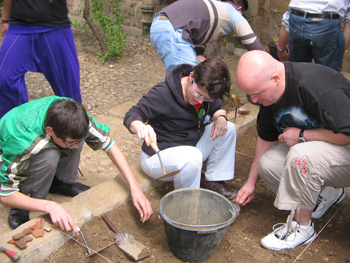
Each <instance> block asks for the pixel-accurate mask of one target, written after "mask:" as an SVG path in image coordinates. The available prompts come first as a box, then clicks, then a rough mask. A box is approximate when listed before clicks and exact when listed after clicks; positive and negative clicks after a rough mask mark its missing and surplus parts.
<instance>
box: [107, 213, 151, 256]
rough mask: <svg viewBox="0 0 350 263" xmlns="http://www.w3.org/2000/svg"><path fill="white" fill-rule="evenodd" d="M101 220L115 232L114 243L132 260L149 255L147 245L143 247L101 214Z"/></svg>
mask: <svg viewBox="0 0 350 263" xmlns="http://www.w3.org/2000/svg"><path fill="white" fill-rule="evenodd" d="M102 219H103V221H105V223H106V224H107V226H108V227H109V228H110V229H111V230H112V231H113V232H114V233H115V239H116V241H117V242H116V243H117V246H118V248H119V249H121V250H122V251H123V252H124V253H125V254H126V255H127V256H129V257H130V258H131V259H133V260H134V261H139V260H141V259H144V258H146V257H149V256H150V255H151V252H150V250H149V249H148V247H145V246H144V245H142V244H141V243H140V242H138V241H137V240H135V239H134V237H133V236H132V235H130V234H128V233H120V232H119V231H118V230H117V229H116V228H115V226H114V225H113V224H112V222H111V221H109V219H108V218H107V217H106V216H105V215H102Z"/></svg>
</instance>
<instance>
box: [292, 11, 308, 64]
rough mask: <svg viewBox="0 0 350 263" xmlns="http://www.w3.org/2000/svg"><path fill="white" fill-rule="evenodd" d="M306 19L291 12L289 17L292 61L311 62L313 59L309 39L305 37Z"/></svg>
mask: <svg viewBox="0 0 350 263" xmlns="http://www.w3.org/2000/svg"><path fill="white" fill-rule="evenodd" d="M304 25H305V19H304V18H303V17H300V16H296V15H293V14H291V15H290V17H289V41H288V45H289V51H290V61H293V62H311V61H312V59H313V56H312V50H311V45H310V41H309V39H307V38H306V37H305V34H304V27H305V26H304Z"/></svg>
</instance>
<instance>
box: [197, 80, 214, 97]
mask: <svg viewBox="0 0 350 263" xmlns="http://www.w3.org/2000/svg"><path fill="white" fill-rule="evenodd" d="M194 84H196V82H195V80H194V79H193V85H192V90H193V95H194V96H196V97H197V98H200V99H202V100H204V101H210V102H212V101H214V100H213V99H208V98H206V97H203V96H202V95H200V94H198V93H197V92H195V91H194Z"/></svg>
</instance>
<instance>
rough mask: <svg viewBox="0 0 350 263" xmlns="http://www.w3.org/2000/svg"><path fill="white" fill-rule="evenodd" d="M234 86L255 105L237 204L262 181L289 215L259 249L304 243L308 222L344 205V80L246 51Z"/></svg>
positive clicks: (347, 90) (348, 121)
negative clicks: (248, 162)
mask: <svg viewBox="0 0 350 263" xmlns="http://www.w3.org/2000/svg"><path fill="white" fill-rule="evenodd" d="M237 84H238V86H239V87H240V88H241V89H242V90H243V91H244V92H245V93H247V94H249V95H250V96H251V98H252V100H253V102H258V103H259V104H261V105H260V110H259V115H258V121H257V130H258V139H257V144H256V149H255V158H254V161H253V164H252V167H251V169H250V173H249V178H248V180H247V182H246V183H245V185H244V186H243V187H242V188H241V189H240V190H239V191H238V194H237V198H236V202H237V203H239V204H241V205H245V204H247V203H249V202H250V201H251V200H252V199H253V198H254V192H255V186H256V183H257V181H258V179H259V178H261V179H262V180H263V181H264V182H265V183H266V184H267V185H268V186H269V187H270V188H271V190H272V191H273V192H274V193H275V194H276V199H275V203H274V205H275V206H276V207H277V208H278V209H281V210H290V211H291V214H290V216H289V217H288V219H287V223H286V224H281V226H280V227H278V228H275V227H274V231H273V232H271V233H270V234H269V235H267V236H266V237H264V238H263V239H262V240H261V245H262V246H263V247H265V248H267V249H271V250H281V249H290V248H294V247H296V246H298V245H300V244H304V243H305V244H307V243H310V242H311V241H312V240H313V239H314V238H315V236H316V232H315V229H314V223H313V221H312V220H311V218H313V219H318V218H320V217H322V216H323V215H324V214H325V213H326V212H327V210H328V209H329V208H330V207H331V206H332V205H333V204H338V203H340V202H341V201H343V200H344V199H345V198H346V195H347V193H346V189H345V188H344V187H349V186H350V116H349V114H350V81H349V80H348V79H346V78H345V77H344V76H343V75H341V74H340V73H338V72H337V71H335V70H333V69H331V68H329V67H326V66H323V65H319V64H314V63H298V62H289V61H286V62H280V61H277V60H276V59H274V58H273V57H272V56H271V55H270V54H268V53H267V52H263V51H249V52H247V53H246V54H244V55H243V56H242V57H241V58H240V60H239V63H238V67H237Z"/></svg>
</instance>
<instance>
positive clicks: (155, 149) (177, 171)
mask: <svg viewBox="0 0 350 263" xmlns="http://www.w3.org/2000/svg"><path fill="white" fill-rule="evenodd" d="M149 143H150V145H151V147H152V149H153V151H154V152H155V153H156V154H157V155H158V158H159V162H160V165H161V166H162V170H163V175H162V176H160V177H158V178H156V179H157V180H158V179H162V178H166V177H169V176H172V175H175V174H178V173H179V172H180V170H176V171H173V172H170V173H167V172H166V171H165V168H164V165H163V161H162V159H161V158H160V153H159V148H158V145H157V143H156V142H152V141H151V139H150V142H149Z"/></svg>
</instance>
